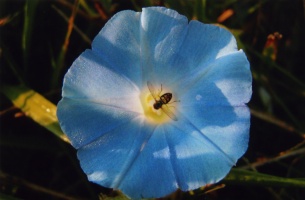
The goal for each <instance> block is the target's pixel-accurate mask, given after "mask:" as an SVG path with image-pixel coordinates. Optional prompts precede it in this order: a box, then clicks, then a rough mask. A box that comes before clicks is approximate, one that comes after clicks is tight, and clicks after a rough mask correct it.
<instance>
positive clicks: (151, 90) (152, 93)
mask: <svg viewBox="0 0 305 200" xmlns="http://www.w3.org/2000/svg"><path fill="white" fill-rule="evenodd" d="M147 87H148V89H149V91H150V93H151V95H152V96H153V98H154V99H155V100H157V99H158V97H157V94H156V90H155V87H154V86H153V84H152V83H151V82H150V81H147Z"/></svg>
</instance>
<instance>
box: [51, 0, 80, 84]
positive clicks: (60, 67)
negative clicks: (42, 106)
mask: <svg viewBox="0 0 305 200" xmlns="http://www.w3.org/2000/svg"><path fill="white" fill-rule="evenodd" d="M78 6H79V0H75V1H74V5H73V9H72V13H71V16H70V18H69V23H68V29H67V33H66V37H65V40H64V43H63V45H62V48H61V51H60V53H59V55H58V58H57V62H56V63H57V65H56V68H55V69H54V72H53V77H52V83H51V88H53V89H54V88H57V86H58V84H59V78H60V75H61V73H62V71H63V69H64V63H65V57H66V53H67V50H68V46H69V41H70V36H71V33H72V30H73V24H74V20H75V17H76V14H77V9H78Z"/></svg>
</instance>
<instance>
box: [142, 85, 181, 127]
mask: <svg viewBox="0 0 305 200" xmlns="http://www.w3.org/2000/svg"><path fill="white" fill-rule="evenodd" d="M147 87H148V89H149V91H150V93H151V95H152V97H153V98H154V99H155V101H156V102H155V103H154V105H153V107H154V109H156V110H158V109H160V108H161V110H162V111H163V112H164V113H165V114H166V115H167V116H169V117H170V118H171V119H172V120H174V121H178V119H177V117H176V116H175V114H174V113H173V112H172V111H171V110H170V109H169V107H168V106H167V105H166V104H168V103H169V102H170V101H171V99H172V97H173V94H172V93H169V92H168V93H164V94H162V95H161V96H159V94H160V93H161V92H162V85H161V91H160V93H159V94H156V90H155V87H154V86H153V85H152V83H151V82H150V81H147ZM173 102H175V101H173Z"/></svg>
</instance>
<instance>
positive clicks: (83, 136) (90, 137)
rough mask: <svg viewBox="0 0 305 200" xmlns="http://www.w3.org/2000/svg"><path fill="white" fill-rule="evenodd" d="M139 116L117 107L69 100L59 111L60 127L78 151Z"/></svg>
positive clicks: (67, 99) (61, 105)
mask: <svg viewBox="0 0 305 200" xmlns="http://www.w3.org/2000/svg"><path fill="white" fill-rule="evenodd" d="M138 115H139V114H138V113H134V112H131V111H129V110H126V109H122V108H118V107H115V106H109V105H103V104H98V103H94V102H90V101H86V100H72V99H69V98H63V99H62V100H61V101H60V102H59V103H58V109H57V117H58V119H59V122H60V126H61V128H62V130H63V131H64V132H65V134H66V135H67V136H68V138H69V139H70V141H71V143H72V145H73V146H74V147H75V148H76V149H77V148H80V147H81V146H83V145H86V144H88V143H90V142H92V141H94V140H96V139H97V138H98V137H100V136H102V135H104V134H105V133H107V132H109V131H111V130H113V129H115V128H117V127H119V126H121V125H122V124H125V123H127V122H129V121H131V120H132V119H133V118H135V117H136V116H138Z"/></svg>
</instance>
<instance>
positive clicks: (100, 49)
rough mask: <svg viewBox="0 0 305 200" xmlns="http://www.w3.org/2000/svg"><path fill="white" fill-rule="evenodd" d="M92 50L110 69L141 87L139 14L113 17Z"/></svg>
mask: <svg viewBox="0 0 305 200" xmlns="http://www.w3.org/2000/svg"><path fill="white" fill-rule="evenodd" d="M92 50H93V51H94V52H95V53H96V54H97V55H98V56H99V57H100V58H101V59H102V60H103V61H104V62H106V63H108V67H109V68H110V69H112V70H114V71H115V72H117V73H119V74H124V76H126V77H128V78H129V79H130V80H132V81H133V82H134V83H135V84H136V85H141V83H142V79H141V78H142V70H141V67H142V66H141V65H140V60H141V50H140V13H136V12H134V11H122V12H120V13H118V14H116V15H114V16H113V17H112V18H111V19H110V20H109V21H108V22H107V24H106V25H105V26H104V28H103V29H102V30H101V31H100V33H99V34H98V35H97V36H96V37H95V39H94V40H93V43H92Z"/></svg>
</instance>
